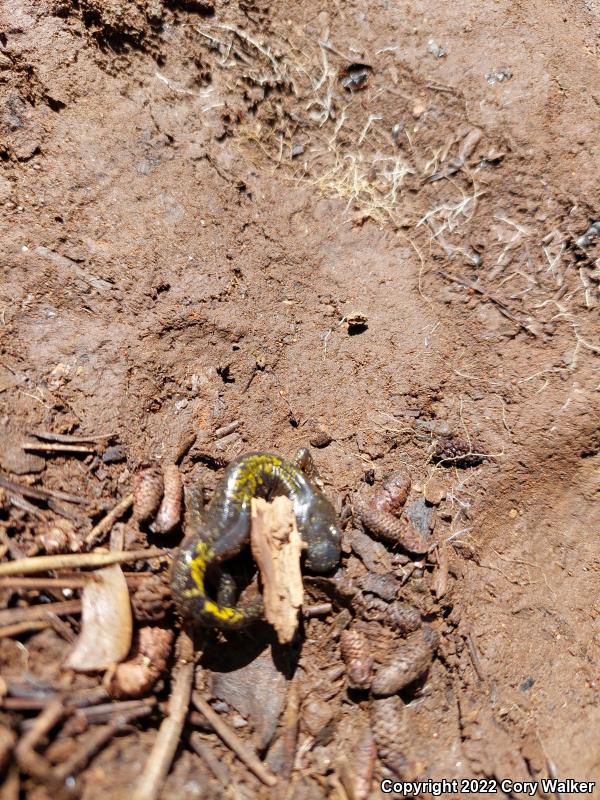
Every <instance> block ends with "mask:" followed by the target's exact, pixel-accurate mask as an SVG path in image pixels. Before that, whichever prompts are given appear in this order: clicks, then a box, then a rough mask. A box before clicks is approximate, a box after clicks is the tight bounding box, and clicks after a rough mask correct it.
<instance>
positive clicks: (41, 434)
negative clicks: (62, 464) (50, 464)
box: [27, 430, 117, 444]
mask: <svg viewBox="0 0 600 800" xmlns="http://www.w3.org/2000/svg"><path fill="white" fill-rule="evenodd" d="M27 433H28V434H29V435H30V436H35V438H36V439H43V440H44V441H46V442H61V443H62V444H84V443H85V442H98V441H100V439H115V438H116V435H117V434H116V433H99V434H98V435H97V436H93V435H91V434H90V435H89V436H85V435H84V434H79V433H52V431H38V430H30V431H27Z"/></svg>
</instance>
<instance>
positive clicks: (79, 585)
mask: <svg viewBox="0 0 600 800" xmlns="http://www.w3.org/2000/svg"><path fill="white" fill-rule="evenodd" d="M93 580H95V576H94V575H75V576H73V577H66V576H65V577H64V578H0V591H1V590H2V589H21V590H23V591H31V590H32V589H40V590H43V589H83V587H84V586H85V585H86V583H88V581H93Z"/></svg>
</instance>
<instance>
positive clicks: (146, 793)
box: [133, 631, 194, 800]
mask: <svg viewBox="0 0 600 800" xmlns="http://www.w3.org/2000/svg"><path fill="white" fill-rule="evenodd" d="M177 645H178V649H179V657H178V665H177V669H176V672H175V676H174V679H173V688H172V690H171V696H170V698H169V716H168V717H166V718H165V719H164V720H163V721H162V723H161V726H160V728H159V730H158V735H157V737H156V739H155V741H154V746H153V747H152V751H151V753H150V755H149V757H148V760H147V762H146V767H145V769H144V772H143V773H142V776H141V778H140V780H139V781H138V784H137V786H136V788H135V791H134V793H133V800H156V798H157V797H158V796H159V794H160V792H161V789H162V787H163V783H164V781H165V778H166V777H167V773H168V772H169V769H170V767H171V763H172V762H173V756H174V755H175V751H176V750H177V745H178V744H179V738H180V736H181V731H182V729H183V725H184V722H185V718H186V716H187V713H188V707H189V704H190V695H191V693H192V685H193V682H194V645H193V642H192V640H191V639H190V637H189V636H188V634H187V633H186V632H185V631H182V633H181V634H180V636H179V641H178V643H177Z"/></svg>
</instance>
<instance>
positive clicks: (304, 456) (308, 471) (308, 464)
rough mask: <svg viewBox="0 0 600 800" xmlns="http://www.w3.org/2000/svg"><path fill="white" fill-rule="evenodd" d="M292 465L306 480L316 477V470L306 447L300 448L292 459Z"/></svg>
mask: <svg viewBox="0 0 600 800" xmlns="http://www.w3.org/2000/svg"><path fill="white" fill-rule="evenodd" d="M292 464H293V465H294V466H295V467H298V469H301V470H302V472H303V473H304V474H305V475H306V477H307V478H314V477H316V476H317V468H316V467H315V462H314V461H313V457H312V453H311V452H310V450H309V449H308V447H300V448H299V449H298V450H297V451H296V453H295V455H294V458H293V459H292Z"/></svg>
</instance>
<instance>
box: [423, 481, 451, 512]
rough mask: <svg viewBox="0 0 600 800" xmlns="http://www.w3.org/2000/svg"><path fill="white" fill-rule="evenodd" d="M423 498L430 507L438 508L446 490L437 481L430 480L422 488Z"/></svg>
mask: <svg viewBox="0 0 600 800" xmlns="http://www.w3.org/2000/svg"><path fill="white" fill-rule="evenodd" d="M423 496H424V497H425V500H427V502H428V503H431V505H432V506H438V505H439V504H440V503H441V502H442V500H443V499H444V498H445V497H446V489H445V488H444V487H443V486H442V484H441V483H440V482H439V481H436V480H435V479H434V478H432V479H431V480H429V481H427V483H426V484H425V486H424V487H423Z"/></svg>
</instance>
